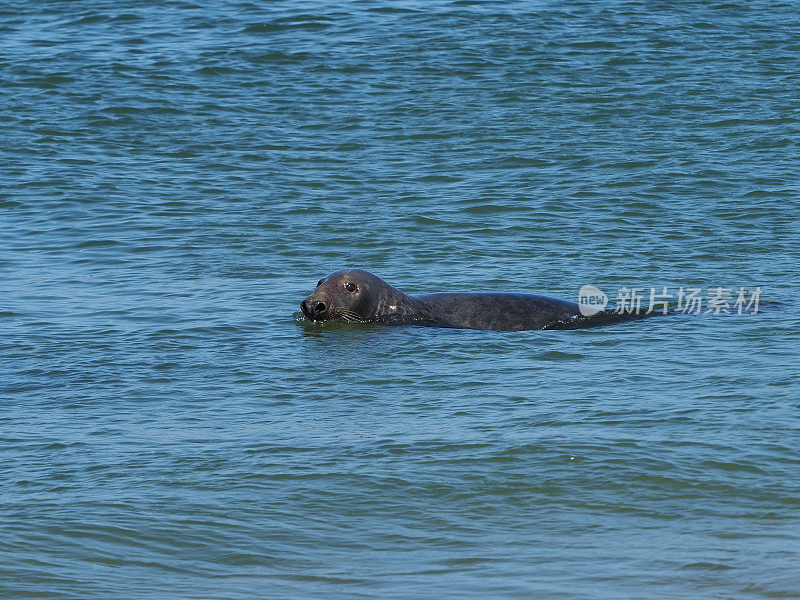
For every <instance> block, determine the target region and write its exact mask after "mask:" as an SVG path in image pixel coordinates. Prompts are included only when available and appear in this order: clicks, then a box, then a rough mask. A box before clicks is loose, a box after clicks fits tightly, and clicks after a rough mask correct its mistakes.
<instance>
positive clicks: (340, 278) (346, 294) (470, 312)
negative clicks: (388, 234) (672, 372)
mask: <svg viewBox="0 0 800 600" xmlns="http://www.w3.org/2000/svg"><path fill="white" fill-rule="evenodd" d="M300 308H301V310H302V311H303V314H305V316H306V317H307V318H309V319H311V320H313V321H328V320H340V321H347V322H353V323H381V324H385V325H400V324H408V325H425V326H429V327H457V328H464V329H488V330H494V331H525V330H531V329H575V328H578V327H588V326H594V325H598V324H605V323H607V322H611V321H618V320H625V319H620V318H617V317H624V315H617V317H615V316H612V313H610V312H608V311H604V312H603V313H602V314H601V315H599V316H598V315H593V316H592V317H583V316H582V315H581V311H580V308H579V305H578V304H576V303H575V302H567V301H564V300H557V299H555V298H547V297H545V296H535V295H533V294H504V293H441V294H427V295H423V296H414V297H412V296H408V295H406V294H404V293H403V292H401V291H400V290H398V289H396V288H394V287H392V286H391V285H389V284H388V283H386V282H385V281H384V280H383V279H381V278H380V277H377V276H375V275H373V274H372V273H369V272H367V271H362V270H360V269H349V270H347V271H337V272H335V273H332V274H330V275H328V276H327V277H324V278H322V279H320V280H319V283H317V288H316V289H315V290H314V292H313V293H312V294H311V295H310V296H308V298H306V299H305V300H303V302H302V303H301V304H300ZM630 318H631V316H627V319H630Z"/></svg>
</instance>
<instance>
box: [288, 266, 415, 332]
mask: <svg viewBox="0 0 800 600" xmlns="http://www.w3.org/2000/svg"><path fill="white" fill-rule="evenodd" d="M412 305H413V301H412V300H411V298H409V297H408V296H406V295H405V294H404V293H403V292H401V291H399V290H397V289H395V288H393V287H392V286H390V285H389V284H388V283H386V282H385V281H383V280H382V279H381V278H380V277H376V276H375V275H373V274H372V273H369V272H367V271H362V270H361V269H349V270H346V271H337V272H336V273H331V274H330V275H328V276H327V277H324V278H322V279H320V280H319V282H318V283H317V289H315V290H314V292H313V293H312V294H311V295H310V296H309V297H308V298H306V299H305V300H303V302H301V303H300V308H301V310H302V311H303V314H304V315H305V316H306V317H307V318H309V319H311V320H313V321H328V320H331V319H335V320H341V321H349V322H351V323H367V322H379V323H392V322H399V320H400V319H401V318H402V317H403V316H407V315H410V314H412V313H413V307H412Z"/></svg>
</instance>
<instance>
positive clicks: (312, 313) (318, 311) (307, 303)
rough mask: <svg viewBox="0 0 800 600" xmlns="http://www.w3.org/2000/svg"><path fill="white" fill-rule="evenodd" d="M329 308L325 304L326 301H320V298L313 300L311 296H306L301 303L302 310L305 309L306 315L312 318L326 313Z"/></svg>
mask: <svg viewBox="0 0 800 600" xmlns="http://www.w3.org/2000/svg"><path fill="white" fill-rule="evenodd" d="M327 308H328V307H327V306H325V303H324V302H320V301H319V300H311V299H310V298H306V299H305V300H303V301H302V302H301V303H300V310H302V311H303V314H304V315H305V316H307V317H310V318H312V319H313V318H315V317H319V316H320V315H322V314H324V313H325V310H326V309H327Z"/></svg>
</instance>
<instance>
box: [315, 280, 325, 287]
mask: <svg viewBox="0 0 800 600" xmlns="http://www.w3.org/2000/svg"><path fill="white" fill-rule="evenodd" d="M323 281H325V280H324V279H320V280H319V281H318V282H317V287H319V286H321V285H322V282H323Z"/></svg>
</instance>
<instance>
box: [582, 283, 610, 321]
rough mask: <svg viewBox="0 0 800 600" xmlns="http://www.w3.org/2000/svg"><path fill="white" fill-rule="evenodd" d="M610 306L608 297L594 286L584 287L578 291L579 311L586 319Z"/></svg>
mask: <svg viewBox="0 0 800 600" xmlns="http://www.w3.org/2000/svg"><path fill="white" fill-rule="evenodd" d="M607 305H608V296H606V294H605V292H603V290H601V289H599V288H596V287H595V286H593V285H584V286H582V287H581V289H580V290H578V309H579V310H580V311H581V314H582V315H583V316H584V317H590V316H592V315H593V314H595V313H599V312H600V311H601V310H605V308H606V306H607Z"/></svg>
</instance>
